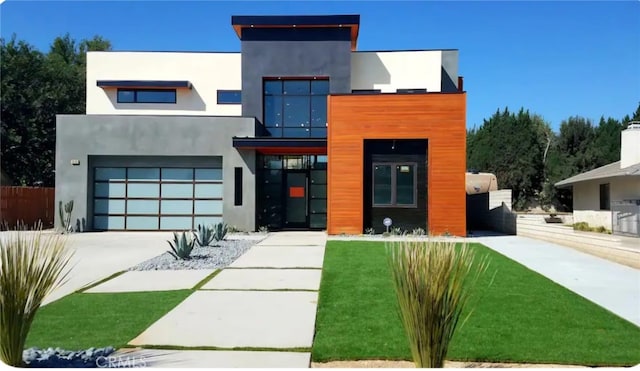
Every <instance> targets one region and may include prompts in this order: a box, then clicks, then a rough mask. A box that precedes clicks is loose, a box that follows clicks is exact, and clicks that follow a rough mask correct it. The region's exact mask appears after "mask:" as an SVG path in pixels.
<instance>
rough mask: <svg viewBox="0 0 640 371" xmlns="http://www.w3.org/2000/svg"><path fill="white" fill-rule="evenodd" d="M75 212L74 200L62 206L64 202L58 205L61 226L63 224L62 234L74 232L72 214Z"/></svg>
mask: <svg viewBox="0 0 640 371" xmlns="http://www.w3.org/2000/svg"><path fill="white" fill-rule="evenodd" d="M72 212H73V200H71V201H69V202H67V203H66V204H64V207H63V206H62V201H60V202H59V203H58V213H59V214H60V224H62V233H67V232H71V231H72V228H73V227H72V226H71V213H72Z"/></svg>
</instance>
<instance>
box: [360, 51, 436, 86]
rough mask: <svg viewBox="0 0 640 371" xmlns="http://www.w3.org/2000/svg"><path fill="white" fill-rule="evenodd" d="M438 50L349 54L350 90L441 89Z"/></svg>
mask: <svg viewBox="0 0 640 371" xmlns="http://www.w3.org/2000/svg"><path fill="white" fill-rule="evenodd" d="M441 67H442V51H440V50H427V51H389V52H354V53H351V89H352V90H359V89H380V90H381V92H382V93H395V92H396V89H427V91H428V92H439V91H440V90H441V77H442V72H441Z"/></svg>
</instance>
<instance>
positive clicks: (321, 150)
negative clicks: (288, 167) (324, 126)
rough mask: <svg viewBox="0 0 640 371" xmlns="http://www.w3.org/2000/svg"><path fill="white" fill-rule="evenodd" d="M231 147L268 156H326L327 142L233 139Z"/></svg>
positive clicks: (312, 140) (322, 139)
mask: <svg viewBox="0 0 640 371" xmlns="http://www.w3.org/2000/svg"><path fill="white" fill-rule="evenodd" d="M233 147H234V148H238V149H253V150H255V151H257V152H258V153H262V154H268V155H288V154H298V155H326V154H327V140H326V139H324V138H272V137H263V138H248V137H246V138H238V137H234V138H233Z"/></svg>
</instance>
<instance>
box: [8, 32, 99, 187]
mask: <svg viewBox="0 0 640 371" xmlns="http://www.w3.org/2000/svg"><path fill="white" fill-rule="evenodd" d="M110 49H111V44H110V43H109V41H107V40H105V39H103V38H102V37H100V36H94V37H93V38H92V39H89V40H82V41H81V42H80V43H76V41H75V40H73V39H72V38H71V37H70V36H69V35H68V34H67V35H64V36H62V37H57V38H56V39H55V40H54V41H53V43H52V44H51V47H50V50H49V52H48V53H47V54H43V53H42V52H40V51H38V50H36V49H35V48H34V47H33V46H31V45H29V44H28V43H26V42H25V41H16V37H15V36H13V37H12V38H11V40H10V41H9V42H5V40H4V39H0V59H1V60H0V65H1V67H0V68H1V75H0V88H1V91H0V103H1V110H2V111H1V117H2V123H1V133H2V159H1V166H2V169H3V170H4V171H5V172H6V173H7V175H8V176H9V177H11V178H12V179H13V180H14V182H16V183H17V184H20V185H44V186H53V185H54V182H55V176H54V169H55V123H56V121H55V120H56V118H55V117H56V114H74V113H76V114H78V113H84V112H85V96H86V94H85V91H86V86H85V84H86V83H85V81H86V78H85V76H86V52H87V51H93V50H110Z"/></svg>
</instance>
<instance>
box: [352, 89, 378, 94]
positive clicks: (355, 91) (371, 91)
mask: <svg viewBox="0 0 640 371" xmlns="http://www.w3.org/2000/svg"><path fill="white" fill-rule="evenodd" d="M381 93H382V90H380V89H353V90H351V94H381Z"/></svg>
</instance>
